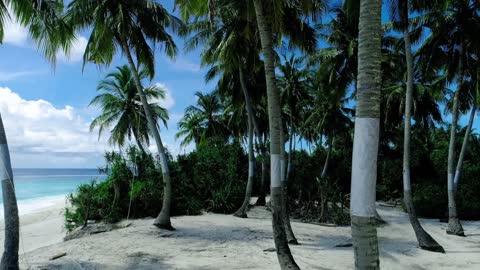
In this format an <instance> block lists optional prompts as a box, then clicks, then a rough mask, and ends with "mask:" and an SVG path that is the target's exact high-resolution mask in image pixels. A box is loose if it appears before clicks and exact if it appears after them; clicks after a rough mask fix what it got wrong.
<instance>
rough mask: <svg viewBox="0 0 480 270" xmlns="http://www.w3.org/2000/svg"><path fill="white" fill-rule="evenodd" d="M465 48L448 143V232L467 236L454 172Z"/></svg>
mask: <svg viewBox="0 0 480 270" xmlns="http://www.w3.org/2000/svg"><path fill="white" fill-rule="evenodd" d="M462 52H463V50H462V47H460V60H459V65H458V70H459V72H458V82H457V90H456V91H455V94H454V95H453V104H452V124H451V126H450V142H449V145H448V178H447V181H448V184H447V187H448V227H447V234H453V235H457V236H465V234H464V232H463V227H462V224H461V223H460V220H459V219H458V215H457V205H456V202H455V189H454V179H453V178H454V173H455V171H454V170H455V166H454V162H455V141H456V135H457V122H458V99H459V95H460V89H461V86H462V84H463V61H462V57H463V55H462V54H463V53H462Z"/></svg>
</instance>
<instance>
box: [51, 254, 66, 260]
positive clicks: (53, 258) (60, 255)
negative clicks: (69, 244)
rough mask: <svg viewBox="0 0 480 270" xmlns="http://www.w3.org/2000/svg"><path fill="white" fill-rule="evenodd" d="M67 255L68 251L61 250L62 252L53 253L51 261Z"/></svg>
mask: <svg viewBox="0 0 480 270" xmlns="http://www.w3.org/2000/svg"><path fill="white" fill-rule="evenodd" d="M65 256H67V253H66V252H61V253H58V254H56V255H53V256H52V257H50V259H49V260H50V261H54V260H56V259H59V258H62V257H65Z"/></svg>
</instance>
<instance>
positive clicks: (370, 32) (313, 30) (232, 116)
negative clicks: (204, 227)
mask: <svg viewBox="0 0 480 270" xmlns="http://www.w3.org/2000/svg"><path fill="white" fill-rule="evenodd" d="M54 3H55V4H54ZM60 4H61V1H53V0H52V1H20V0H18V1H14V0H10V1H0V17H2V16H6V15H5V14H6V13H5V12H6V11H5V10H6V8H5V6H6V5H11V6H12V7H13V11H14V12H15V14H17V16H18V18H19V19H20V22H21V23H22V24H24V25H25V26H27V28H28V29H29V31H30V32H31V35H32V37H33V39H34V40H35V41H37V43H38V45H39V48H40V49H41V52H42V53H43V54H44V55H45V57H46V58H47V59H48V60H50V61H51V62H52V63H55V61H54V57H55V55H56V52H57V51H58V50H59V49H63V50H65V51H68V49H69V44H70V43H71V41H72V40H73V39H74V31H89V33H90V37H89V40H88V44H87V47H86V49H85V53H84V59H83V60H84V63H85V64H86V63H88V62H91V63H94V64H97V65H104V66H110V64H111V63H112V61H113V58H114V56H115V55H116V54H117V53H118V52H121V56H122V59H123V58H125V59H123V60H124V61H125V62H126V63H127V64H126V65H124V66H120V67H117V68H115V69H114V70H113V71H112V72H111V73H109V74H108V75H107V76H106V77H105V79H104V80H102V81H100V82H99V84H98V91H100V93H99V95H98V96H97V97H95V98H94V99H93V100H92V102H91V104H92V105H95V106H98V107H99V108H100V110H101V113H100V115H99V116H98V117H96V118H95V119H94V120H93V122H92V123H91V129H92V131H98V133H99V135H101V134H103V133H108V134H109V135H110V140H109V142H110V143H111V144H112V146H114V147H115V148H116V150H115V151H113V152H108V153H106V155H105V163H106V164H105V167H103V168H102V172H105V173H106V174H107V177H106V180H104V181H93V182H92V183H91V184H88V185H82V186H80V187H79V188H78V190H77V191H76V192H74V193H72V194H71V195H70V196H69V201H70V203H71V204H72V206H73V208H69V210H68V211H66V227H67V228H68V229H70V230H71V229H73V228H75V227H79V226H84V225H85V224H87V222H88V220H104V221H106V222H116V221H119V220H121V219H125V218H127V219H129V218H140V217H147V216H151V217H154V216H157V218H156V219H155V222H154V225H156V226H157V227H158V228H160V229H167V230H174V227H173V226H172V224H171V221H170V217H171V216H173V215H198V214H201V213H202V211H212V212H215V213H222V214H234V216H236V217H239V218H248V211H249V208H250V207H252V205H251V204H250V201H251V198H252V197H258V201H257V205H265V204H266V206H267V207H268V209H269V210H270V211H271V213H272V230H273V240H274V243H275V251H276V254H277V257H278V261H279V264H280V267H281V269H300V268H299V266H298V265H297V263H296V262H295V259H294V256H293V255H292V253H291V251H290V245H295V244H299V241H298V240H297V239H296V237H295V234H294V231H293V229H292V227H291V225H290V217H293V218H296V219H300V220H303V221H307V222H314V223H325V222H328V223H335V224H338V225H349V224H350V225H351V228H352V239H353V246H354V254H355V268H356V269H380V260H379V242H378V239H377V232H376V230H377V229H376V228H377V226H378V220H379V219H380V218H381V217H379V215H378V213H377V210H376V201H377V200H384V201H390V202H393V203H394V204H397V203H400V204H401V205H402V207H403V209H404V210H405V211H406V212H407V213H408V216H409V220H410V223H411V226H412V229H413V231H414V232H415V236H416V240H417V242H418V244H419V247H420V248H422V249H425V250H428V251H432V252H440V253H444V252H445V250H444V248H443V247H442V246H441V245H440V244H439V243H438V242H437V241H436V240H435V239H434V238H433V237H432V236H431V235H430V234H429V233H428V232H427V230H426V229H425V228H424V227H423V226H422V224H421V223H420V221H419V219H418V217H427V218H437V219H441V220H442V221H447V222H448V225H447V227H446V233H447V234H451V235H454V236H465V232H464V229H463V227H462V224H461V220H465V219H473V220H479V219H480V201H479V200H478V194H479V193H480V183H479V182H478V181H476V177H477V176H478V175H479V174H480V165H479V164H480V158H479V155H478V153H480V137H479V135H478V134H476V133H475V128H474V120H475V118H476V114H477V109H478V106H479V104H480V103H479V96H480V94H479V93H478V91H479V89H480V88H479V86H480V84H479V81H478V80H479V74H480V72H479V70H480V66H479V63H478V58H479V54H480V52H479V49H478V48H480V46H479V45H480V39H479V38H478V34H477V33H478V31H479V30H480V4H479V3H478V2H477V1H472V0H436V1H423V2H422V1H400V0H391V1H386V3H382V1H380V0H361V1H348V0H345V1H320V0H318V1H317V0H315V1H299V0H290V1H279V0H268V1H260V0H248V1H238V0H209V1H204V0H176V1H175V6H176V11H175V12H176V13H177V14H178V18H177V17H176V16H175V15H173V14H170V13H169V12H168V11H167V10H166V9H165V8H164V6H163V5H162V3H161V2H159V1H154V0H140V1H129V0H120V1H114V0H106V1H93V0H73V1H71V2H70V3H69V4H68V6H67V7H66V10H63V6H62V5H60ZM57 5H58V6H57ZM382 5H383V6H382ZM382 11H388V14H382ZM2 18H3V17H2ZM2 21H3V20H0V23H1V22H2ZM2 29H3V28H2V25H1V24H0V30H2ZM2 34H3V32H2V31H0V38H1V37H2ZM173 35H178V36H179V37H181V38H183V39H184V40H185V44H186V46H185V47H186V48H185V49H186V51H189V50H194V49H198V48H200V49H201V50H202V53H201V59H200V61H201V63H202V66H203V67H204V68H205V69H207V72H206V74H205V80H206V81H207V82H215V83H214V84H215V86H214V87H213V89H196V90H198V91H197V92H196V93H195V96H196V99H195V100H196V101H195V104H192V105H190V106H188V107H187V108H186V109H185V113H184V115H183V117H182V118H181V119H180V121H179V122H178V124H177V125H178V126H177V127H178V133H177V134H176V137H177V139H178V140H179V143H180V144H181V145H182V146H184V147H187V146H192V148H193V150H192V151H191V152H190V153H186V154H183V155H176V156H172V155H170V154H169V152H168V149H167V148H166V147H165V146H164V144H163V142H162V139H161V137H160V130H161V123H163V124H164V125H166V121H167V120H168V112H167V110H166V109H164V108H162V107H160V106H159V105H158V104H157V102H158V101H159V100H161V99H162V98H164V93H163V91H162V89H161V88H160V87H159V86H158V85H155V84H152V82H151V80H152V78H153V76H154V74H155V70H156V68H158V67H156V66H155V56H156V53H155V51H154V50H155V47H156V46H157V45H160V46H161V47H162V48H164V51H163V52H162V53H165V54H166V55H167V56H169V57H173V56H175V55H176V54H177V53H178V49H177V47H176V44H175V42H174V38H173ZM84 67H85V65H84ZM467 118H468V119H467ZM5 129H6V132H8V127H5ZM4 134H5V132H3V124H2V122H1V118H0V147H3V148H2V149H8V148H7V143H6V139H5V136H4ZM151 138H153V141H152V140H151ZM150 143H155V145H156V152H153V153H152V152H151V151H149V148H148V146H149V145H150ZM1 153H7V156H5V157H3V159H2V160H9V157H8V151H2V152H1ZM5 164H9V161H8V162H6V163H5ZM269 167H270V170H268V168H269ZM0 168H1V167H0ZM0 175H5V176H8V177H4V178H6V179H2V188H3V190H4V194H7V195H9V196H4V200H5V203H4V207H5V213H6V216H8V217H9V218H8V219H7V218H6V221H7V222H6V224H7V225H6V233H7V232H8V233H7V236H10V237H6V238H5V239H6V240H5V247H6V248H5V252H4V254H3V257H2V266H1V267H0V269H18V226H19V225H18V210H17V207H16V203H15V193H14V190H13V188H11V187H9V183H10V182H12V181H13V179H12V178H13V176H12V174H11V170H10V171H9V169H8V168H7V169H6V170H5V173H2V174H0ZM268 184H269V186H270V189H267V187H268ZM10 186H12V185H10ZM268 190H269V192H268ZM267 193H269V202H268V203H266V200H265V198H266V194H267ZM7 202H8V203H7ZM387 226H388V224H387ZM300 244H301V243H300Z"/></svg>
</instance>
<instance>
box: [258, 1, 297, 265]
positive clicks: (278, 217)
mask: <svg viewBox="0 0 480 270" xmlns="http://www.w3.org/2000/svg"><path fill="white" fill-rule="evenodd" d="M253 4H254V6H255V14H256V17H257V24H258V30H259V34H260V41H261V45H262V51H263V56H264V61H265V78H266V83H267V100H268V120H269V121H268V122H269V128H270V169H271V174H270V177H271V181H270V193H271V194H270V198H271V199H270V201H271V208H272V227H273V239H274V242H275V247H276V251H277V258H278V262H279V263H280V268H281V269H282V270H285V269H300V268H299V267H298V265H297V263H296V262H295V260H294V259H293V256H292V253H291V252H290V248H289V246H288V242H287V235H286V234H285V226H284V225H283V224H284V223H283V218H282V183H281V178H280V167H281V166H280V163H281V159H280V154H281V153H280V129H281V126H280V123H281V112H280V92H279V91H278V88H277V85H276V79H275V63H274V61H275V60H274V54H275V52H274V49H273V32H272V26H271V22H268V21H267V16H265V14H264V10H263V5H262V1H261V0H254V1H253Z"/></svg>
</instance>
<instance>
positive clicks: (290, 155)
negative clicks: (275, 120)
mask: <svg viewBox="0 0 480 270" xmlns="http://www.w3.org/2000/svg"><path fill="white" fill-rule="evenodd" d="M294 140H295V128H294V127H293V118H292V117H290V140H289V141H290V144H289V146H288V147H289V149H288V166H287V181H288V180H290V176H291V174H292V170H293V165H292V160H293V152H294V150H293V141H294Z"/></svg>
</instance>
